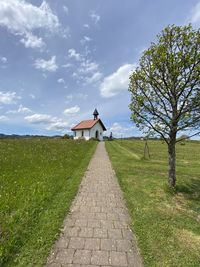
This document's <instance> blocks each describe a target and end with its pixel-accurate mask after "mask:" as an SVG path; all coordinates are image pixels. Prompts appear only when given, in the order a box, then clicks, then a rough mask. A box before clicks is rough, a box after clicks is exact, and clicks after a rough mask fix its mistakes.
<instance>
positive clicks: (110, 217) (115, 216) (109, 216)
mask: <svg viewBox="0 0 200 267" xmlns="http://www.w3.org/2000/svg"><path fill="white" fill-rule="evenodd" d="M107 219H108V220H119V215H118V214H117V213H114V212H113V213H108V214H107Z"/></svg>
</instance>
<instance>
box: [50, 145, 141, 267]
mask: <svg viewBox="0 0 200 267" xmlns="http://www.w3.org/2000/svg"><path fill="white" fill-rule="evenodd" d="M129 223H130V218H129V215H128V212H127V209H126V207H125V204H124V201H123V197H122V193H121V190H120V187H119V184H118V181H117V178H116V176H115V173H114V171H113V169H112V166H111V163H110V160H109V157H108V155H107V152H106V150H105V144H104V143H103V142H100V143H99V144H98V146H97V149H96V152H95V154H94V156H93V157H92V159H91V161H90V164H89V166H88V170H87V172H86V173H85V176H84V178H83V180H82V183H81V185H80V188H79V192H78V194H77V196H76V198H75V200H74V202H73V204H72V207H71V212H70V214H68V216H67V217H66V219H65V221H64V226H63V230H62V233H61V236H60V238H59V239H58V241H57V242H56V243H55V245H54V247H53V249H52V252H51V254H50V256H49V258H48V260H47V264H46V267H109V266H110V267H135V266H137V267H139V266H143V265H142V261H141V258H140V255H139V252H138V249H137V245H136V242H135V238H134V235H133V233H132V232H131V230H130V228H129Z"/></svg>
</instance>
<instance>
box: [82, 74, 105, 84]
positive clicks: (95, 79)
mask: <svg viewBox="0 0 200 267" xmlns="http://www.w3.org/2000/svg"><path fill="white" fill-rule="evenodd" d="M102 76H103V75H102V73H101V72H99V71H97V72H95V73H93V74H92V76H91V77H86V79H85V81H86V83H89V84H92V83H97V82H98V81H100V79H101V78H102Z"/></svg>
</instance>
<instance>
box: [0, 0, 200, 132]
mask: <svg viewBox="0 0 200 267" xmlns="http://www.w3.org/2000/svg"><path fill="white" fill-rule="evenodd" d="M189 22H191V23H192V24H193V26H194V27H199V25H200V1H197V0H190V1H188V0H165V1H160V0H152V1H145V0H126V1H119V0H118V1H116V0H107V1H100V0H87V1H83V0H59V1H53V0H46V1H43V0H29V1H28V0H26V1H25V0H1V1H0V81H1V82H0V133H6V134H13V133H15V134H44V135H54V134H64V133H66V132H69V130H70V129H71V127H72V126H74V124H76V123H78V122H80V121H81V120H84V119H90V118H92V113H93V110H94V108H97V109H98V111H99V113H100V117H101V119H102V121H103V122H104V124H105V126H106V127H107V129H108V134H109V131H112V132H113V135H114V136H131V135H140V133H139V131H138V130H137V129H136V127H135V126H134V124H133V123H132V122H130V111H129V108H128V105H129V102H130V95H129V93H128V90H127V89H128V77H129V74H130V73H131V71H133V70H134V68H135V66H136V65H137V63H138V60H139V58H140V56H141V53H142V51H143V50H144V49H145V48H147V47H148V46H149V45H150V43H151V42H152V41H154V40H155V36H156V34H158V33H159V32H160V31H161V30H162V29H163V28H164V27H166V26H167V25H169V24H177V25H184V24H187V23H189Z"/></svg>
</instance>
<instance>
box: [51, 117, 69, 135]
mask: <svg viewBox="0 0 200 267" xmlns="http://www.w3.org/2000/svg"><path fill="white" fill-rule="evenodd" d="M68 127H69V123H68V122H67V121H63V120H61V119H58V120H57V121H56V122H52V123H50V125H49V126H47V128H46V129H47V130H48V131H59V132H60V131H63V130H66V128H68Z"/></svg>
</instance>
